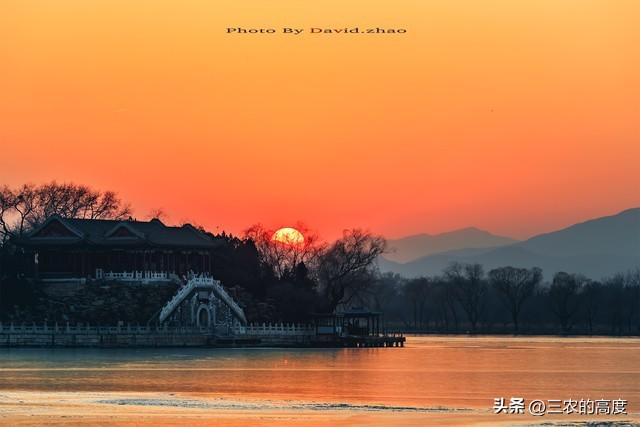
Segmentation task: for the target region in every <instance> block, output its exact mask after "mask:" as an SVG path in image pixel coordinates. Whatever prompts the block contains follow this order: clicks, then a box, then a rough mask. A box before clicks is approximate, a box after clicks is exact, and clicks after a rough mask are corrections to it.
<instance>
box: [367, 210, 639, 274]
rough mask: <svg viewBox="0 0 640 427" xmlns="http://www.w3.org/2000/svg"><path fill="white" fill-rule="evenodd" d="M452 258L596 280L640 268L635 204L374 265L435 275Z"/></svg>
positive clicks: (487, 267) (399, 271)
mask: <svg viewBox="0 0 640 427" xmlns="http://www.w3.org/2000/svg"><path fill="white" fill-rule="evenodd" d="M385 256H386V255H385ZM454 261H458V262H466V263H471V262H477V263H480V264H483V265H484V266H485V268H486V269H487V270H488V269H491V268H495V267H500V266H505V265H512V266H515V267H534V266H537V267H540V268H542V269H543V270H544V272H545V276H547V277H549V276H550V275H551V274H553V273H555V272H557V271H568V272H573V273H581V274H584V275H586V276H589V277H591V278H595V279H600V278H602V277H605V276H610V275H612V274H615V273H617V272H621V271H626V270H629V269H632V268H636V267H640V208H634V209H628V210H625V211H623V212H620V213H618V214H616V215H611V216H606V217H601V218H595V219H592V220H589V221H585V222H582V223H578V224H574V225H571V226H569V227H566V228H563V229H561V230H558V231H555V232H551V233H544V234H540V235H538V236H534V237H532V238H530V239H528V240H525V241H523V242H517V243H514V244H511V245H507V246H501V247H498V248H492V249H486V250H478V249H473V250H471V249H469V248H463V249H459V250H453V251H447V252H441V253H437V254H431V255H428V256H425V257H422V258H419V259H416V260H413V261H410V262H407V263H397V262H392V261H391V260H388V259H386V260H380V264H379V265H380V269H381V270H382V271H392V272H395V273H399V274H402V275H404V276H407V277H415V276H420V275H437V274H440V273H441V272H442V269H444V268H445V267H446V266H447V265H448V264H450V263H451V262H454Z"/></svg>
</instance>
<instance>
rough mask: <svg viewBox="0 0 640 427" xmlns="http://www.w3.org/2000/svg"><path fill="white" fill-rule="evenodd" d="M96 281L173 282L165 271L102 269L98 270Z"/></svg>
mask: <svg viewBox="0 0 640 427" xmlns="http://www.w3.org/2000/svg"><path fill="white" fill-rule="evenodd" d="M96 279H105V280H121V281H124V282H145V281H156V282H167V281H169V280H171V279H170V278H169V275H168V274H167V273H166V272H164V271H122V272H113V271H106V272H105V271H103V270H102V269H99V268H98V269H96Z"/></svg>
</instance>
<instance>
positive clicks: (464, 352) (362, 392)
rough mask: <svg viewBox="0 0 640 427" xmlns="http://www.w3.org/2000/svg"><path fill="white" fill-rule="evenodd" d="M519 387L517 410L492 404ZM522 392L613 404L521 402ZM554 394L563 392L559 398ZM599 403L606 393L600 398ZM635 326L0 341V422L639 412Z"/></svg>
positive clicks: (620, 418)
mask: <svg viewBox="0 0 640 427" xmlns="http://www.w3.org/2000/svg"><path fill="white" fill-rule="evenodd" d="M501 397H502V398H505V399H506V403H507V404H508V403H509V401H510V398H512V397H514V398H524V402H525V414H522V415H520V414H508V413H500V414H494V409H493V408H494V399H495V398H501ZM533 399H540V400H542V401H545V402H546V403H547V405H549V408H551V405H553V404H554V401H555V399H559V400H562V401H566V400H569V399H572V400H576V401H579V400H580V399H585V400H586V399H591V400H597V399H599V400H606V401H612V400H618V401H620V399H623V400H627V401H628V404H627V405H626V408H625V409H626V412H627V413H628V414H627V415H622V414H618V415H603V414H600V415H580V414H578V413H574V414H571V415H568V414H566V413H562V414H548V413H547V414H546V415H543V416H532V415H531V414H529V413H528V407H526V405H528V404H529V403H530V402H531V401H532V400H533ZM563 403H564V402H563ZM609 405H613V403H610V404H609ZM639 412H640V339H626V338H621V339H615V338H554V337H517V338H514V337H440V336H437V337H436V336H431V337H409V338H408V341H407V344H406V347H404V348H349V349H257V348H252V349H182V348H173V349H135V350H133V349H132V350H129V349H109V350H103V349H100V350H99V349H95V350H94V349H24V348H21V349H0V424H2V425H40V424H44V423H47V424H54V425H55V424H58V425H66V424H74V425H96V424H105V425H106V424H109V425H152V424H153V425H154V426H157V425H173V424H176V423H180V422H185V423H189V424H190V425H211V424H212V423H215V425H220V426H241V425H273V424H277V425H298V424H304V425H312V426H341V425H416V426H417V425H496V424H504V425H537V424H543V423H547V425H549V423H551V424H556V423H557V424H562V425H567V424H568V423H570V424H575V425H581V424H580V421H587V420H588V421H610V422H612V423H615V425H629V424H630V423H632V422H638V420H640V413H639Z"/></svg>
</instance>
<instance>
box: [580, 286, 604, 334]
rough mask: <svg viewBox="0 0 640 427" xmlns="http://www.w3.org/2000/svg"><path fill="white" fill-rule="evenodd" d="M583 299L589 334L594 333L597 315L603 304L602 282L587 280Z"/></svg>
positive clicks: (583, 289)
mask: <svg viewBox="0 0 640 427" xmlns="http://www.w3.org/2000/svg"><path fill="white" fill-rule="evenodd" d="M581 296H582V300H583V304H582V305H583V306H584V314H585V317H586V321H587V329H588V331H589V335H593V326H594V324H595V321H596V316H597V314H598V311H599V310H600V305H601V304H602V301H601V298H602V284H601V283H600V282H594V281H591V280H589V281H587V283H586V284H585V285H584V287H583V288H582V293H581Z"/></svg>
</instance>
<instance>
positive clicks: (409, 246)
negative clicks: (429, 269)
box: [385, 227, 517, 263]
mask: <svg viewBox="0 0 640 427" xmlns="http://www.w3.org/2000/svg"><path fill="white" fill-rule="evenodd" d="M515 242H517V240H514V239H511V238H509V237H502V236H496V235H495V234H491V233H489V232H487V231H484V230H480V229H477V228H475V227H469V228H463V229H460V230H455V231H449V232H447V233H441V234H434V235H432V234H416V235H415V236H408V237H403V238H402V239H396V240H388V242H387V243H388V244H389V248H390V252H389V253H388V254H385V258H386V259H388V260H390V261H394V262H401V263H405V262H409V261H413V260H416V259H418V258H422V257H426V256H428V255H434V254H438V253H441V252H448V251H452V250H456V249H466V248H491V247H498V246H505V245H509V244H512V243H515Z"/></svg>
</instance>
